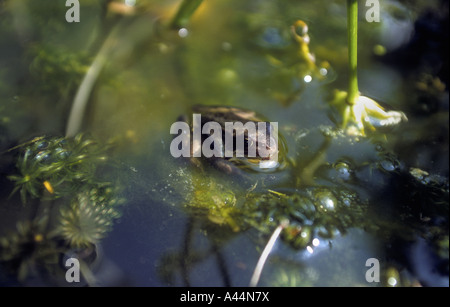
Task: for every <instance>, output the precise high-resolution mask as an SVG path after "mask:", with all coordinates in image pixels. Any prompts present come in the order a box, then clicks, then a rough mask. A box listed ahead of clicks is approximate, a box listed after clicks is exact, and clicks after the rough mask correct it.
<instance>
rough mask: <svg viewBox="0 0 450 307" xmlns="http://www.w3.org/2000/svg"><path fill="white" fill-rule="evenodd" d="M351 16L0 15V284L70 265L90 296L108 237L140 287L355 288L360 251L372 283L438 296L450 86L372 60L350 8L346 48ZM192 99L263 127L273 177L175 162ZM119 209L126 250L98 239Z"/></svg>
mask: <svg viewBox="0 0 450 307" xmlns="http://www.w3.org/2000/svg"><path fill="white" fill-rule="evenodd" d="M413 2H414V1H413ZM416 2H417V3H418V5H420V6H419V8H418V9H417V12H420V11H427V10H428V9H429V10H436V9H437V7H438V6H437V5H435V4H433V5H429V4H424V3H422V2H421V1H416ZM230 3H231V4H230ZM346 4H347V5H345V3H344V2H342V3H339V2H333V3H330V2H329V1H314V2H311V3H298V2H296V1H286V2H282V3H278V2H275V1H238V0H236V1H232V2H227V1H217V2H211V1H202V0H200V1H198V0H183V1H157V2H154V1H147V0H141V1H136V3H134V1H129V2H121V1H86V2H84V3H83V4H82V20H83V21H82V22H81V23H80V24H79V25H76V24H68V23H65V22H64V19H62V17H61V16H64V13H65V9H64V6H63V5H62V6H61V5H60V4H54V2H52V1H45V4H44V5H43V6H39V5H37V4H34V2H33V1H30V0H20V1H17V2H14V4H13V1H3V2H1V3H0V24H1V25H2V27H1V28H0V46H1V47H2V48H0V50H1V51H0V182H1V184H0V199H1V200H0V210H1V214H3V212H5V217H2V222H3V219H4V221H5V223H4V226H3V225H2V228H0V264H1V266H0V268H1V270H2V271H1V272H0V276H2V275H3V270H4V272H6V273H5V275H6V274H10V275H8V277H9V276H12V279H13V280H19V281H20V282H23V283H24V284H26V283H27V281H29V280H30V278H31V279H32V278H33V277H36V276H39V277H41V278H43V279H45V280H43V281H42V283H43V284H53V283H56V284H57V283H58V282H59V281H60V280H63V279H64V276H63V275H64V272H65V269H66V268H65V267H64V265H63V263H62V259H65V258H67V257H69V256H70V255H76V256H77V257H78V258H79V260H80V261H81V263H82V268H83V269H82V274H83V277H84V278H85V279H86V281H87V283H88V284H95V283H93V282H92V281H93V279H92V276H93V275H95V274H93V272H91V271H90V265H91V264H92V258H93V257H94V258H95V257H96V256H98V249H99V248H100V245H101V244H102V243H103V242H104V241H106V242H107V244H108V242H109V244H110V245H109V247H108V248H110V249H113V252H117V253H118V254H117V255H118V256H117V258H116V259H118V258H120V257H125V256H124V255H125V253H124V252H121V251H122V250H127V251H131V252H132V253H138V255H134V254H133V255H132V256H133V257H134V256H137V257H136V259H139V260H136V263H135V267H136V268H137V270H139V271H145V272H146V273H148V274H147V275H146V276H145V278H143V279H142V280H139V279H138V281H137V282H138V283H140V282H142V283H144V284H145V283H147V282H149V276H151V281H150V282H151V283H152V284H151V285H205V283H208V282H211V285H216V284H223V285H245V286H247V285H249V284H250V285H253V286H254V285H268V286H304V285H312V286H314V285H352V286H354V285H368V284H367V281H366V280H365V279H364V273H365V270H366V269H367V268H366V267H365V266H364V264H365V261H366V259H367V258H373V257H376V258H378V259H379V260H380V263H381V276H382V281H381V283H380V284H379V285H383V286H393V285H396V286H398V285H403V286H409V285H417V284H423V285H436V284H439V285H441V284H442V276H444V277H445V276H447V277H448V272H449V267H448V258H449V256H448V242H449V222H448V194H449V183H448V162H443V161H444V160H443V158H441V156H445V153H448V132H446V129H447V130H448V85H447V82H448V80H445V78H444V77H442V73H441V72H439V73H438V72H436V71H433V70H430V69H429V67H430V66H432V65H431V64H430V65H424V66H421V67H418V68H417V70H416V71H414V74H413V75H414V76H413V77H410V76H409V77H408V78H403V76H404V75H403V74H404V71H403V70H402V69H398V67H395V66H394V65H387V66H383V65H382V64H381V63H382V62H383V61H386V62H388V59H389V57H391V56H395V54H394V55H393V53H392V52H390V51H389V50H387V49H385V48H384V47H383V46H382V45H381V43H380V42H379V41H378V32H379V31H382V30H383V29H382V27H381V26H379V25H375V24H373V25H370V26H369V25H368V24H367V23H362V22H361V20H362V19H361V13H360V17H359V20H360V25H361V27H360V29H359V31H362V32H363V33H364V34H366V35H360V36H359V37H358V7H357V1H356V0H347V2H346ZM28 5H31V6H32V7H33V8H36V9H37V10H35V11H34V10H31V9H28V8H27V6H28ZM35 6H38V7H39V8H40V9H38V7H35ZM43 7H48V8H52V10H43V9H42V8H43ZM319 7H320V8H321V9H318V8H319ZM399 7H400V8H403V6H399ZM323 8H326V10H324V9H323ZM403 10H405V11H408V12H409V10H408V9H407V8H403ZM325 11H326V12H327V14H329V17H326V16H328V15H326V14H325V15H326V16H322V15H323V14H324V12H325ZM386 11H387V8H386ZM397 13H398V12H397ZM52 14H57V15H58V14H62V15H61V16H59V15H58V18H59V19H58V18H57V17H56V16H54V15H52ZM393 15H395V14H393ZM386 16H388V15H386ZM389 16H390V15H389ZM389 16H388V17H389ZM395 16H397V15H395ZM60 17H61V18H60ZM98 17H100V18H98ZM385 18H387V17H385ZM389 18H392V16H390V17H389ZM414 18H415V19H418V18H420V16H415V17H414ZM447 18H448V17H447ZM22 19H24V20H28V21H29V23H24V24H23V26H20V25H19V23H18V22H17V21H18V20H22ZM60 19H62V20H63V21H61V20H60ZM47 20H48V22H46V21H47ZM447 20H448V19H447ZM14 21H15V22H14ZM410 22H411V21H410ZM33 23H34V24H36V26H35V27H34V26H30V24H33ZM58 29H60V30H58ZM88 32H89V33H88ZM400 32H401V31H400ZM14 33H19V34H20V35H19V36H18V37H19V38H16V37H15V36H14V35H13V34H14ZM51 33H55V36H52V35H51ZM86 33H88V34H89V35H86ZM346 33H347V36H346V35H345V34H346ZM400 34H401V33H400ZM66 36H67V37H66ZM69 37H70V39H69ZM430 37H431V36H430ZM346 38H348V42H347V41H346ZM358 38H359V40H360V41H363V44H360V45H359V50H358V44H357V41H358V40H357V39H358ZM72 40H73V41H75V42H72ZM69 42H70V43H69ZM76 42H82V43H78V44H77V43H76ZM4 46H5V47H6V48H3V47H4ZM372 46H375V47H377V48H373V49H374V50H378V51H377V52H376V53H373V52H372ZM8 48H10V49H8ZM405 48H407V46H406V47H405ZM425 49H426V48H425ZM3 50H11V52H10V53H5V52H4V51H3ZM380 50H382V52H381V51H380ZM358 51H359V58H358ZM347 52H348V53H347ZM2 57H5V60H4V59H3V58H2ZM423 57H424V58H425V59H428V57H426V56H425V55H424V56H423ZM429 57H430V58H433V59H436V58H438V60H439V61H440V64H441V66H440V67H446V65H447V67H448V59H443V58H440V57H439V56H436V53H432V54H431V55H430V56H429ZM347 59H348V61H347ZM428 60H429V59H428ZM429 61H430V62H432V61H431V60H429ZM423 62H424V63H428V62H426V61H425V60H424V61H423ZM3 64H5V65H3ZM358 65H359V66H358ZM437 66H439V65H437ZM361 67H363V69H360V70H359V77H360V78H361V76H362V78H361V79H359V80H358V68H361ZM386 67H388V68H386ZM396 70H399V72H397V71H396ZM361 71H362V73H361ZM444 75H445V74H444ZM417 76H419V77H417ZM367 79H369V80H370V81H369V82H368V81H367ZM377 83H380V84H381V85H380V86H379V87H380V88H381V87H383V90H379V88H378V85H376V84H377ZM345 84H347V90H346V91H343V90H337V89H338V88H345ZM374 84H375V85H374ZM361 85H362V86H361ZM360 86H361V88H364V91H362V92H360V91H359V87H360ZM371 86H372V87H371ZM409 91H412V92H413V93H414V95H409V94H408V93H409ZM363 93H364V94H363ZM366 93H367V96H366ZM369 96H371V97H376V99H377V100H375V99H372V98H369ZM330 97H331V98H330ZM378 99H379V101H386V102H389V103H392V105H393V106H394V108H395V109H398V110H403V112H402V111H391V110H389V107H385V106H382V104H381V103H379V102H378ZM195 104H202V105H205V106H206V107H204V108H203V109H202V112H208V110H210V112H209V114H208V116H204V114H202V117H204V118H208V120H215V114H213V112H211V110H212V108H211V106H213V105H215V106H217V105H220V106H234V107H235V108H229V109H228V110H241V109H239V108H242V109H248V110H250V111H249V112H252V111H255V112H257V113H261V114H263V115H265V116H267V117H268V119H267V120H268V121H276V122H278V123H279V132H280V137H281V138H282V139H283V142H282V143H283V144H282V145H283V146H282V151H280V153H281V155H280V156H281V157H282V158H283V167H280V168H278V169H277V170H276V171H273V172H262V171H261V172H259V171H257V167H255V168H253V171H251V172H249V171H247V170H245V169H244V168H242V165H237V167H238V169H239V170H240V171H241V173H232V172H229V173H227V172H225V171H223V169H220V168H219V167H217V165H212V164H211V163H208V162H207V161H204V160H203V161H201V162H199V161H196V162H195V163H189V162H192V161H189V162H188V161H182V162H180V161H179V160H177V159H174V158H172V157H170V153H169V145H168V144H170V138H169V137H170V136H169V127H170V125H171V124H172V123H173V122H174V121H175V120H176V118H178V117H179V116H180V115H185V116H187V117H188V118H192V116H191V115H192V114H186V113H187V112H188V111H187V110H188V109H190V107H191V106H192V105H195ZM424 110H425V111H424ZM406 114H408V117H407V116H406ZM446 116H447V117H446ZM407 118H408V120H407ZM424 127H425V128H426V129H424ZM435 128H438V129H435ZM445 128H446V129H445ZM48 135H54V136H52V137H51V136H48ZM423 144H426V146H424V145H423ZM285 146H286V148H285ZM425 147H426V148H425ZM288 149H289V150H288ZM186 160H187V159H186ZM445 161H446V160H445ZM183 162H186V163H183ZM216 162H217V161H216ZM219 162H221V161H219ZM256 162H258V161H256ZM255 165H258V163H255ZM119 166H120V167H119ZM255 169H256V171H255ZM124 203H126V204H127V205H126V206H124V205H123V204H124ZM11 208H13V210H12V209H11ZM2 216H3V215H2ZM121 216H123V219H122V220H121V222H122V223H121V224H122V225H121V227H120V231H125V234H126V235H127V237H126V239H123V236H124V235H117V234H114V233H113V234H112V235H111V231H112V230H113V229H114V227H115V222H116V221H117V220H118V219H119V217H121ZM9 217H10V218H9ZM124 225H125V226H124ZM180 229H181V230H180ZM127 231H128V232H127ZM180 233H181V234H180ZM109 235H110V236H109ZM105 238H106V240H105ZM167 238H169V239H167ZM348 238H350V240H351V244H349V243H348V242H347V241H346V240H349V239H348ZM353 240H354V241H353ZM111 242H113V243H111ZM358 245H361V246H363V247H362V249H363V250H362V251H358V250H357V248H356V247H355V246H358ZM374 246H376V248H375V247H374ZM145 248H148V250H146V249H145ZM355 249H356V251H355ZM411 251H414V252H411ZM110 252H111V250H110ZM131 252H130V253H131ZM141 253H142V254H141ZM420 255H426V256H427V257H428V258H429V259H432V260H430V261H424V260H422V259H421V258H420ZM129 256H130V255H129V254H127V255H126V257H129ZM258 257H260V258H259V261H257V259H258ZM211 258H212V259H215V261H210V260H211ZM133 259H134V258H133ZM337 259H338V260H337ZM266 260H267V261H266ZM148 263H152V265H148ZM211 263H215V264H216V265H213V264H211ZM256 263H257V264H256ZM255 264H256V267H255ZM349 264H350V265H349ZM348 266H352V268H350V269H349V268H348ZM419 267H420V269H419ZM147 270H150V271H147ZM205 272H208V274H206V277H205ZM436 272H437V273H436ZM252 273H253V275H252ZM130 274H133V273H130ZM138 275H139V274H137V275H136V276H138ZM210 276H211V277H210ZM430 276H431V277H430ZM48 277H50V278H48ZM341 277H342V278H341ZM137 278H139V277H137ZM210 278H211V279H214V280H210ZM0 280H2V279H1V278H0ZM392 280H395V282H393V281H392Z"/></svg>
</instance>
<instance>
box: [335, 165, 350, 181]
mask: <svg viewBox="0 0 450 307" xmlns="http://www.w3.org/2000/svg"><path fill="white" fill-rule="evenodd" d="M333 167H334V169H335V170H336V171H337V173H338V177H339V178H340V179H342V180H345V181H347V180H349V179H350V178H351V175H352V173H353V170H352V168H351V167H350V164H349V163H347V162H343V161H340V162H337V163H335V164H334V165H333Z"/></svg>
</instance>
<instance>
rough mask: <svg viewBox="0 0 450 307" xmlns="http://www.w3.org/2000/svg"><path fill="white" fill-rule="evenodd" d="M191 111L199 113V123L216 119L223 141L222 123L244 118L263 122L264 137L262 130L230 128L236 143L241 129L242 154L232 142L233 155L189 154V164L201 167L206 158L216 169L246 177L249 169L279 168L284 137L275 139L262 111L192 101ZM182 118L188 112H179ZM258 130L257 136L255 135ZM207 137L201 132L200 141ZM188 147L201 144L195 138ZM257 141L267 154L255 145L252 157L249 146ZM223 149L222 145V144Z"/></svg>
mask: <svg viewBox="0 0 450 307" xmlns="http://www.w3.org/2000/svg"><path fill="white" fill-rule="evenodd" d="M191 113H192V114H200V115H201V126H202V127H203V125H205V124H206V123H208V122H216V123H218V124H219V125H220V127H221V128H222V135H221V137H222V140H221V141H222V142H221V143H222V144H225V131H226V129H225V123H227V122H232V123H234V122H241V123H242V124H244V125H245V124H246V123H247V122H253V123H255V125H256V126H257V124H258V123H266V125H265V127H266V131H264V133H263V134H262V135H263V136H264V137H261V132H260V131H256V133H247V132H246V131H245V132H244V131H242V132H238V131H236V130H233V136H232V139H233V144H236V138H237V137H238V135H239V134H240V133H244V136H243V138H244V156H243V157H238V156H237V155H236V148H235V147H236V146H233V156H232V157H226V156H225V155H223V154H222V155H221V157H214V156H213V157H210V158H206V157H200V158H198V157H192V156H193V155H192V154H191V158H190V161H191V162H192V164H194V165H196V166H197V167H199V168H201V169H204V168H205V167H204V163H202V161H206V163H207V164H209V165H211V166H213V167H214V168H215V169H217V170H219V171H220V172H223V173H225V174H227V175H238V176H241V177H245V175H244V174H245V173H249V172H274V171H277V170H280V169H281V168H283V166H284V157H285V153H286V148H287V147H286V142H285V140H284V138H283V137H282V136H281V135H280V134H277V135H278V142H275V139H273V135H274V133H275V131H274V127H273V125H272V124H271V123H270V122H269V121H268V120H267V118H265V117H264V116H262V115H261V114H258V113H257V112H255V111H253V110H249V109H245V108H241V107H235V106H220V105H194V106H192V107H191ZM179 120H181V121H185V122H188V121H187V116H186V115H182V116H180V117H179ZM189 124H190V129H191V130H193V123H192V122H190V123H189ZM276 133H278V131H276ZM258 134H259V137H258ZM207 137H209V135H207V134H202V143H203V141H204V140H205V139H206V138H207ZM191 145H192V146H191V151H195V150H197V149H198V146H201V144H195V142H191ZM250 145H256V148H259V147H258V146H261V147H262V148H265V149H266V151H267V152H269V155H268V156H264V155H262V154H260V153H259V151H258V149H257V154H256V156H255V157H251V156H249V155H248V153H249V150H248V149H249V146H250ZM220 150H222V153H223V150H224V148H221V149H220ZM274 153H277V154H278V161H271V160H270V157H271V156H272V155H273V154H274ZM264 163H268V164H271V165H269V166H268V167H264V168H261V166H262V165H263V164H264Z"/></svg>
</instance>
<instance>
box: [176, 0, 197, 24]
mask: <svg viewBox="0 0 450 307" xmlns="http://www.w3.org/2000/svg"><path fill="white" fill-rule="evenodd" d="M202 2H203V0H183V2H182V3H181V5H180V8H179V9H178V11H177V14H176V15H175V17H174V18H173V20H172V22H171V27H172V28H174V29H179V28H184V27H186V25H187V23H188V22H189V19H190V18H191V16H192V14H194V12H195V11H196V10H197V8H198V7H199V6H200V4H202Z"/></svg>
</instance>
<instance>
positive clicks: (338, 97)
mask: <svg viewBox="0 0 450 307" xmlns="http://www.w3.org/2000/svg"><path fill="white" fill-rule="evenodd" d="M347 33H348V60H349V61H348V67H349V82H348V91H347V92H345V91H339V90H336V91H335V92H334V94H333V98H332V99H331V102H330V103H331V105H333V106H335V107H336V108H337V109H338V110H339V114H340V115H341V116H342V128H343V129H347V133H349V134H356V135H362V136H365V135H366V132H367V131H375V130H376V129H377V128H382V127H390V126H394V125H397V124H399V123H400V122H402V121H406V120H407V117H406V115H405V114H404V113H403V112H399V111H386V110H385V109H384V108H383V107H382V106H381V105H380V104H379V103H377V102H376V101H375V100H373V99H372V98H369V97H366V96H363V95H361V93H360V92H359V89H358V72H357V69H358V65H357V63H358V1H357V0H347ZM350 123H351V124H353V125H354V127H355V128H356V130H355V129H350V128H349V127H348V126H349V124H350Z"/></svg>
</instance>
